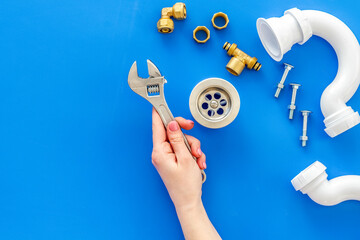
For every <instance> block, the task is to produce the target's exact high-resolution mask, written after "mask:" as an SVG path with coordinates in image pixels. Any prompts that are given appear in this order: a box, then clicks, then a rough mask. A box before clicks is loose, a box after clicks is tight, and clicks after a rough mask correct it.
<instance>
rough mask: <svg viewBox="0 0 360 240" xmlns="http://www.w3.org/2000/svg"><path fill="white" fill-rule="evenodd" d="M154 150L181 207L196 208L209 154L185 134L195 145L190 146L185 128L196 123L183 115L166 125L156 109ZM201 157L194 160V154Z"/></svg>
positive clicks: (160, 170) (154, 111)
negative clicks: (202, 173) (183, 132)
mask: <svg viewBox="0 0 360 240" xmlns="http://www.w3.org/2000/svg"><path fill="white" fill-rule="evenodd" d="M152 118H153V124H152V129H153V152H152V163H153V165H154V166H155V168H156V169H157V171H158V172H159V174H160V176H161V178H162V180H163V182H164V184H165V186H166V188H167V190H168V192H169V194H170V197H171V199H172V201H173V203H174V205H175V207H176V208H177V209H178V210H179V209H182V208H192V207H195V206H197V205H199V204H202V202H201V186H202V175H201V171H200V169H205V168H206V156H205V154H204V153H202V151H201V149H200V141H199V140H198V139H196V138H194V137H192V136H188V135H185V136H186V138H187V140H188V142H189V145H190V147H191V153H190V152H189V150H188V149H187V147H186V145H185V142H184V139H183V136H182V132H181V129H180V127H181V128H183V129H186V130H190V129H192V128H193V127H194V122H193V121H191V120H186V119H184V118H181V117H177V118H175V119H176V121H172V122H170V123H169V124H168V126H167V128H166V129H165V128H164V124H163V122H162V121H161V118H160V116H159V114H158V113H157V112H156V110H155V109H153V112H152ZM192 156H194V157H196V158H197V161H194V159H193V157H192Z"/></svg>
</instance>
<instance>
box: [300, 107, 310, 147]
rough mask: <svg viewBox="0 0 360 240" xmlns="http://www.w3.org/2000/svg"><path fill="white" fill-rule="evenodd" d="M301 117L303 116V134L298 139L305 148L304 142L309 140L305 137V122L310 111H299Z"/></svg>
mask: <svg viewBox="0 0 360 240" xmlns="http://www.w3.org/2000/svg"><path fill="white" fill-rule="evenodd" d="M301 113H302V115H303V134H302V136H301V137H300V141H302V144H301V145H302V146H303V147H305V146H306V141H307V140H309V138H308V136H306V133H307V120H308V117H309V115H310V113H311V111H307V110H303V111H301Z"/></svg>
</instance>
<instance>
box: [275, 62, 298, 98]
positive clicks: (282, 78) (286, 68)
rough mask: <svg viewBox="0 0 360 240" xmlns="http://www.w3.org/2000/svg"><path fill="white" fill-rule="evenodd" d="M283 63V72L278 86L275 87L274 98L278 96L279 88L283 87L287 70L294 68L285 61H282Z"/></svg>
mask: <svg viewBox="0 0 360 240" xmlns="http://www.w3.org/2000/svg"><path fill="white" fill-rule="evenodd" d="M284 65H285V70H284V73H283V75H282V77H281V80H280V82H279V83H278V87H277V89H276V93H275V97H276V98H278V97H279V94H280V91H281V89H283V88H284V82H285V79H286V77H287V75H288V73H289V71H290V70H291V69H293V68H294V67H293V66H292V65H290V64H287V63H284Z"/></svg>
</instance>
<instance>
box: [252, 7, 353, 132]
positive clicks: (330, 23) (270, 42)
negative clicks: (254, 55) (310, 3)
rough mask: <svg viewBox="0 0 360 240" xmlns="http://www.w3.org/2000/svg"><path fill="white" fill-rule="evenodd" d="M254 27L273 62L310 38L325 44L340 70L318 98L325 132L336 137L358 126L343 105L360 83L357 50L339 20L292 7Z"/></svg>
mask: <svg viewBox="0 0 360 240" xmlns="http://www.w3.org/2000/svg"><path fill="white" fill-rule="evenodd" d="M256 26H257V31H258V34H259V37H260V40H261V42H262V44H263V46H264V47H265V49H266V51H267V52H268V53H269V55H270V56H271V57H272V58H273V59H274V60H276V61H280V60H281V59H282V58H283V55H284V54H285V53H286V52H288V51H289V50H290V49H291V47H292V46H293V45H294V44H296V43H299V44H304V43H305V42H306V41H307V40H308V39H309V38H310V37H311V36H312V35H316V36H319V37H321V38H323V39H325V40H326V41H328V42H329V44H330V45H331V46H332V47H333V48H334V50H335V52H336V55H337V57H338V63H339V68H338V72H337V75H336V77H335V79H334V81H333V82H332V83H331V84H330V85H329V86H328V87H327V88H326V89H325V91H324V92H323V94H322V96H321V103H320V106H321V111H322V113H323V115H324V117H325V120H324V123H325V126H326V128H325V132H326V133H327V134H328V135H329V136H330V137H335V136H337V135H339V134H341V133H343V132H345V131H346V130H348V129H350V128H352V127H354V126H355V125H357V124H359V123H360V116H359V113H358V112H354V110H353V109H352V108H351V107H349V106H347V105H346V102H347V101H349V99H350V98H351V97H352V96H353V95H354V93H355V92H356V90H357V88H358V86H359V83H360V69H359V68H360V48H359V43H358V41H357V39H356V37H355V36H354V34H353V33H352V31H351V30H350V29H349V28H348V27H347V26H346V25H345V24H344V23H343V22H342V21H340V20H339V19H338V18H336V17H334V16H332V15H330V14H327V13H325V12H321V11H313V10H305V11H301V10H299V9H297V8H292V9H290V10H288V11H286V12H285V14H284V16H282V17H280V18H275V17H274V18H269V19H264V18H259V19H258V20H257V23H256Z"/></svg>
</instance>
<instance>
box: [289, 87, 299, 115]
mask: <svg viewBox="0 0 360 240" xmlns="http://www.w3.org/2000/svg"><path fill="white" fill-rule="evenodd" d="M290 85H291V86H292V89H293V92H292V96H291V103H290V105H289V109H290V113H289V119H293V117H294V110H295V108H296V106H295V100H296V92H297V90H298V89H299V87H300V86H301V85H300V84H297V83H290Z"/></svg>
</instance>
